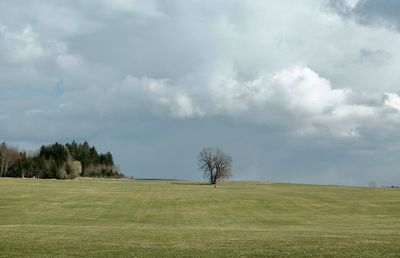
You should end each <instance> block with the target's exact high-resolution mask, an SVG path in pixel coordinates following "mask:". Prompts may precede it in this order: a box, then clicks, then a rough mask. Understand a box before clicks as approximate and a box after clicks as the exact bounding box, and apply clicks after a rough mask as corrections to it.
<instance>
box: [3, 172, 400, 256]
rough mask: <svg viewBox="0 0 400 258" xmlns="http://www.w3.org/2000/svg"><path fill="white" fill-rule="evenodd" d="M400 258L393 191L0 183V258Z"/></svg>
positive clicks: (399, 219) (397, 200)
mask: <svg viewBox="0 0 400 258" xmlns="http://www.w3.org/2000/svg"><path fill="white" fill-rule="evenodd" d="M16 256H17V257H18V256H20V257H29V256H31V257H55V256H64V257H71V256H85V257H97V256H102V257H110V256H120V257H132V256H133V257H134V256H136V257H148V256H150V257H182V256H186V257H217V256H225V257H237V256H251V257H257V256H259V257H262V256H279V257H286V256H293V257H303V256H305V257H307V256H308V257H311V256H314V257H315V256H317V257H320V256H326V257H357V256H359V257H399V256H400V191H399V190H398V189H371V188H352V187H335V186H312V185H294V184H267V183H257V182H231V183H224V184H221V185H219V186H218V188H217V189H214V188H213V187H212V186H209V185H204V184H197V183H192V182H183V181H129V180H99V179H92V180H34V179H4V178H3V179H0V257H16Z"/></svg>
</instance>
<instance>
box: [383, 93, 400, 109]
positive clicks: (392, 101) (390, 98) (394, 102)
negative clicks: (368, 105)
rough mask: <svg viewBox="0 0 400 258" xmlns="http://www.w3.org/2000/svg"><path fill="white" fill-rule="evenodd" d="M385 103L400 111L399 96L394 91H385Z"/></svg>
mask: <svg viewBox="0 0 400 258" xmlns="http://www.w3.org/2000/svg"><path fill="white" fill-rule="evenodd" d="M385 97H386V98H385V105H386V106H388V107H391V108H394V109H396V110H398V111H400V96H399V95H397V94H396V93H385Z"/></svg>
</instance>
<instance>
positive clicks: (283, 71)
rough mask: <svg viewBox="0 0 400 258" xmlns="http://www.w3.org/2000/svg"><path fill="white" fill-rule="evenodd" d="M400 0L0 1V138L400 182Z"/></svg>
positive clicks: (159, 160) (351, 180) (145, 165)
mask: <svg viewBox="0 0 400 258" xmlns="http://www.w3.org/2000/svg"><path fill="white" fill-rule="evenodd" d="M399 13H400V1H397V0H380V1H377V0H359V1H358V0H302V1H293V0H271V1H262V0H259V1H258V0H250V1H242V0H229V1H228V0H226V1H225V0H212V1H204V0H187V1H186V0H185V1H181V0H83V1H68V0H64V1H63V0H57V1H54V0H9V1H7V0H0V140H4V141H6V142H8V143H10V144H12V145H15V146H19V147H20V148H24V149H29V150H35V149H36V148H38V147H39V146H40V145H41V144H48V143H52V142H55V141H58V142H67V141H72V140H74V139H75V140H76V141H85V140H87V141H88V142H89V143H90V144H93V145H95V146H96V147H98V149H99V150H101V151H111V152H112V153H113V155H114V158H115V161H116V162H117V163H118V164H119V165H120V167H121V169H122V171H123V172H124V173H125V174H127V175H132V176H135V177H157V178H183V179H202V175H201V173H200V172H199V171H198V170H197V166H196V155H197V153H198V152H199V151H200V150H201V149H202V148H203V147H207V146H218V147H220V148H222V149H223V150H224V151H225V152H226V153H228V154H230V155H231V156H232V158H233V167H234V170H233V173H234V179H260V180H272V181H285V182H302V183H321V184H346V185H367V184H368V183H369V182H371V181H373V182H375V183H376V184H378V185H383V184H385V185H391V184H400V131H399V128H400V97H399V94H400V70H399V69H400V18H399V15H398V14H399Z"/></svg>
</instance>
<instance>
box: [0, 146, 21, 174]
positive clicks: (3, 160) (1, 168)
mask: <svg viewBox="0 0 400 258" xmlns="http://www.w3.org/2000/svg"><path fill="white" fill-rule="evenodd" d="M18 158H19V152H18V149H17V148H14V147H9V146H7V145H6V144H5V143H4V142H3V143H2V144H1V145H0V177H3V176H7V173H8V168H9V167H11V166H12V165H13V164H14V162H15V161H16V160H17V159H18Z"/></svg>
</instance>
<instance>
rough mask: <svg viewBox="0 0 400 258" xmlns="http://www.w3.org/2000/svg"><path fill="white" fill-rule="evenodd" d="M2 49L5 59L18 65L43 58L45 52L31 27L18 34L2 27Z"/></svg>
mask: <svg viewBox="0 0 400 258" xmlns="http://www.w3.org/2000/svg"><path fill="white" fill-rule="evenodd" d="M0 48H1V50H2V52H3V54H4V55H5V58H6V59H7V60H9V61H10V62H13V63H17V64H24V63H30V62H33V61H35V60H37V59H38V58H40V57H42V56H43V54H44V52H45V50H44V48H43V45H42V44H41V42H40V40H39V35H38V34H37V33H35V32H34V31H33V29H32V27H31V26H26V27H25V28H24V29H22V30H21V31H18V32H11V31H9V30H8V28H7V27H6V26H4V25H1V26H0Z"/></svg>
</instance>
